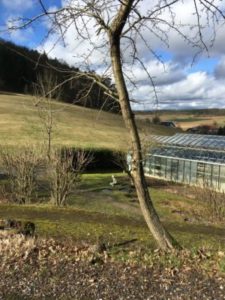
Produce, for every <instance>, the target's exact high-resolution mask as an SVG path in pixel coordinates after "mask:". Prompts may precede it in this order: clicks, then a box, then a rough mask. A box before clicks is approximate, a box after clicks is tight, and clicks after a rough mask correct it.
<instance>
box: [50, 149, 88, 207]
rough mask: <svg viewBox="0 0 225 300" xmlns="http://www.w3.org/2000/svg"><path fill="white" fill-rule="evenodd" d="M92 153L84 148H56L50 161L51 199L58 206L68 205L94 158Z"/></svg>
mask: <svg viewBox="0 0 225 300" xmlns="http://www.w3.org/2000/svg"><path fill="white" fill-rule="evenodd" d="M92 158H93V157H92V154H91V153H90V152H86V151H84V150H75V151H74V150H73V149H63V150H61V149H55V150H54V151H53V153H52V154H51V159H50V161H49V164H50V166H49V180H50V188H51V200H52V202H53V203H54V204H55V205H57V206H63V205H66V202H67V199H68V196H69V194H70V193H71V191H72V190H73V188H74V187H75V186H76V184H78V183H79V182H80V179H81V175H82V174H83V172H84V170H85V168H86V167H87V165H88V164H89V163H90V162H91V160H92Z"/></svg>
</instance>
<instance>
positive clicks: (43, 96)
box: [34, 70, 60, 159]
mask: <svg viewBox="0 0 225 300" xmlns="http://www.w3.org/2000/svg"><path fill="white" fill-rule="evenodd" d="M57 86H58V84H57V78H56V77H55V76H54V75H53V72H51V71H50V70H45V71H44V72H43V73H39V74H38V75H37V82H36V83H35V84H34V97H35V103H34V105H35V107H37V111H38V115H39V118H40V120H41V124H42V125H43V127H44V131H45V133H46V135H47V156H48V159H50V157H51V149H52V138H53V133H54V129H55V125H56V124H55V116H54V115H55V113H56V112H57V111H59V109H58V110H57V109H56V108H55V104H54V103H53V100H58V99H59V98H60V86H59V87H57Z"/></svg>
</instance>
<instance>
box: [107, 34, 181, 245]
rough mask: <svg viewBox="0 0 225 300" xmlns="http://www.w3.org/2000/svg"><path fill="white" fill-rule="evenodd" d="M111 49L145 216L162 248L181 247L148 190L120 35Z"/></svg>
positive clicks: (133, 166)
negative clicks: (124, 74) (122, 57)
mask: <svg viewBox="0 0 225 300" xmlns="http://www.w3.org/2000/svg"><path fill="white" fill-rule="evenodd" d="M110 49H111V53H110V54H111V61H112V69H113V75H114V79H115V84H116V89H117V92H118V97H119V102H120V106H121V112H122V116H123V120H124V122H125V126H126V128H127V130H128V132H129V137H130V141H131V148H132V149H131V150H132V158H133V159H132V176H133V181H134V185H135V189H136V192H137V196H138V200H139V203H140V207H141V210H142V213H143V216H144V218H145V221H146V223H147V225H148V227H149V229H150V231H151V233H152V235H153V237H154V238H155V240H156V241H157V243H158V245H159V247H160V248H162V249H163V250H169V249H173V248H180V246H179V244H178V243H177V242H176V241H175V240H174V238H173V237H172V236H171V235H170V234H169V233H168V231H167V230H166V229H165V228H164V226H163V225H162V223H161V222H160V219H159V217H158V214H157V212H156V210H155V208H154V206H153V203H152V200H151V197H150V194H149V191H148V187H147V183H146V180H145V176H144V170H143V164H142V152H141V143H140V138H139V134H138V131H137V126H136V123H135V120H134V115H133V113H132V110H131V105H130V101H129V95H128V91H127V87H126V83H125V80H124V76H123V71H122V63H121V54H120V42H119V38H118V37H116V36H115V37H113V36H112V35H110Z"/></svg>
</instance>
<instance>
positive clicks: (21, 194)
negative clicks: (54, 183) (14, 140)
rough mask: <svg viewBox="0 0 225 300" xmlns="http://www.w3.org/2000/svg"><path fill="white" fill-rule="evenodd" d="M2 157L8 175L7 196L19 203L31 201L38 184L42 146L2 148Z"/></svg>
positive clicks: (0, 154)
mask: <svg viewBox="0 0 225 300" xmlns="http://www.w3.org/2000/svg"><path fill="white" fill-rule="evenodd" d="M0 159H1V165H2V167H3V170H4V172H6V174H7V176H8V181H7V182H8V185H9V186H8V189H9V193H8V195H7V196H8V197H9V198H10V200H11V201H13V202H16V203H19V204H25V203H31V201H32V198H33V197H34V191H35V189H36V186H37V185H36V184H37V174H38V166H39V164H40V162H41V160H42V155H41V151H40V148H39V147H37V145H29V146H26V147H21V148H17V149H15V148H9V147H5V148H1V149H0Z"/></svg>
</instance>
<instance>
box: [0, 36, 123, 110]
mask: <svg viewBox="0 0 225 300" xmlns="http://www.w3.org/2000/svg"><path fill="white" fill-rule="evenodd" d="M46 71H47V72H51V73H53V75H54V77H55V78H56V80H57V84H60V83H62V82H65V81H66V82H65V83H64V84H63V86H62V88H61V91H60V100H62V101H65V102H67V103H74V104H77V105H81V106H85V107H89V108H95V109H102V110H105V111H111V112H116V113H117V112H119V104H118V102H117V101H115V100H114V99H113V98H111V97H109V96H108V95H107V94H106V93H105V92H104V90H103V88H101V87H100V86H99V85H98V84H97V83H95V82H94V81H93V80H92V79H90V78H87V77H86V76H85V72H81V71H80V70H79V69H78V68H73V67H70V66H68V65H67V64H66V63H65V62H62V61H59V60H57V59H50V58H48V56H47V55H46V54H45V53H43V54H40V53H39V52H38V51H36V50H31V49H28V48H26V47H21V46H18V45H15V44H13V43H11V42H8V41H5V40H3V39H0V90H2V91H6V92H15V93H28V94H32V93H33V92H34V85H35V83H36V82H37V80H38V76H40V74H43V73H44V72H46ZM78 74H79V75H78ZM92 74H93V75H96V76H98V75H97V74H95V73H94V72H92ZM71 76H73V77H74V79H73V80H69V78H70V77H71ZM98 78H99V76H98ZM101 82H102V83H103V84H104V85H105V86H107V87H108V88H109V89H110V90H112V91H113V90H114V86H113V84H112V83H111V79H110V78H101Z"/></svg>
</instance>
